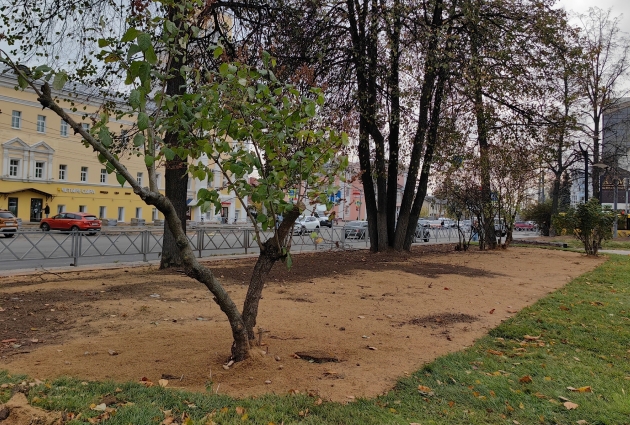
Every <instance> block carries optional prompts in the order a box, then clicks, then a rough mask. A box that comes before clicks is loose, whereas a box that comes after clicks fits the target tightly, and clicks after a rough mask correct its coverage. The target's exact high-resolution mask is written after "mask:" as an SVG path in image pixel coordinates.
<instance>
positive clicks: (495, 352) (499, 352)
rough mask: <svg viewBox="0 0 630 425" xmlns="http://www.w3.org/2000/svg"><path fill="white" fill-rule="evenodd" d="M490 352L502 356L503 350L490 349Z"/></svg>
mask: <svg viewBox="0 0 630 425" xmlns="http://www.w3.org/2000/svg"><path fill="white" fill-rule="evenodd" d="M488 353H490V354H494V355H495V356H502V355H503V351H497V350H488Z"/></svg>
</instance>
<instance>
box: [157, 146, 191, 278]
mask: <svg viewBox="0 0 630 425" xmlns="http://www.w3.org/2000/svg"><path fill="white" fill-rule="evenodd" d="M169 136H171V137H169ZM174 137H176V136H174ZM169 138H170V139H172V138H173V135H170V134H169V135H167V143H171V142H170V141H169ZM172 143H173V144H174V143H175V142H172ZM187 168H188V164H187V163H186V162H185V161H182V160H181V159H180V158H178V157H176V158H174V159H173V160H171V161H166V169H165V170H164V174H165V175H164V181H165V186H166V187H165V189H166V190H165V193H166V197H167V198H168V199H169V200H170V201H171V204H173V208H175V211H176V212H177V218H179V221H180V223H181V226H182V231H183V232H184V233H186V212H187V210H188V205H187V204H186V193H187V191H188V170H187ZM182 264H183V263H182V259H181V256H180V250H179V248H178V247H177V243H176V239H175V235H174V234H173V232H171V229H170V228H169V227H168V226H166V225H165V226H164V240H163V242H162V257H161V259H160V269H167V268H169V267H181V266H182Z"/></svg>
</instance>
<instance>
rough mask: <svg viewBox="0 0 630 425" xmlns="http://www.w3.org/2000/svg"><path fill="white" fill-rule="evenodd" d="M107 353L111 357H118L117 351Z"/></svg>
mask: <svg viewBox="0 0 630 425" xmlns="http://www.w3.org/2000/svg"><path fill="white" fill-rule="evenodd" d="M107 352H108V353H109V355H110V356H117V355H118V351H116V350H107Z"/></svg>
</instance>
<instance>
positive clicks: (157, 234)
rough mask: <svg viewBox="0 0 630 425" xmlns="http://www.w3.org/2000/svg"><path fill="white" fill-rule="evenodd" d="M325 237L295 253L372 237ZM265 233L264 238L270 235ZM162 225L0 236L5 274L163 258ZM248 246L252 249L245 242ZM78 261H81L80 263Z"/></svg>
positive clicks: (246, 240)
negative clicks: (99, 230)
mask: <svg viewBox="0 0 630 425" xmlns="http://www.w3.org/2000/svg"><path fill="white" fill-rule="evenodd" d="M319 234H320V236H321V237H322V239H323V241H320V243H317V244H316V243H315V241H314V240H313V239H312V238H311V237H310V235H308V234H307V235H301V236H300V235H295V236H293V241H292V248H291V249H292V252H302V251H315V250H317V249H320V250H321V249H330V248H331V247H333V246H337V244H338V245H339V247H342V246H346V247H347V248H355V249H356V248H367V247H368V246H369V241H365V240H352V239H346V240H345V241H344V240H343V232H342V227H341V226H339V227H334V228H333V229H328V228H322V229H321V230H320V233H319ZM253 235H254V233H253V231H252V230H251V229H247V228H236V227H235V228H220V229H219V228H215V229H213V228H207V229H199V230H197V231H190V232H188V238H189V240H190V242H191V245H192V247H193V250H194V251H195V253H196V254H197V256H198V257H201V258H204V257H210V256H217V255H235V254H245V253H248V254H256V253H258V247H257V244H256V241H255V240H254V236H253ZM268 235H269V234H267V236H265V235H263V236H262V237H263V238H265V237H268ZM536 235H537V234H536V233H535V232H515V234H514V237H515V239H518V238H526V237H532V236H536ZM162 237H163V236H162V232H161V230H160V229H154V228H147V229H146V231H145V232H142V231H138V230H137V229H120V228H119V229H115V230H110V229H107V230H105V231H104V232H103V233H100V234H97V235H94V236H89V235H86V234H82V235H78V234H75V235H73V234H71V233H61V232H41V231H36V230H27V231H21V232H19V233H18V234H16V235H15V237H14V238H0V273H1V271H3V270H4V271H8V270H11V271H15V270H18V269H27V270H33V269H39V268H42V267H44V268H54V267H67V266H72V265H82V266H83V265H92V264H112V263H127V262H141V261H144V260H146V261H152V260H158V259H159V254H160V252H161V246H162ZM455 241H457V232H456V231H455V229H450V231H449V229H440V230H438V231H436V230H434V229H432V230H431V239H430V241H429V242H418V243H421V244H424V243H429V244H435V243H449V242H455ZM245 245H247V247H248V248H247V250H246V249H245V248H244V246H245ZM76 252H80V256H78V257H77V256H75V253H76ZM75 262H76V264H75Z"/></svg>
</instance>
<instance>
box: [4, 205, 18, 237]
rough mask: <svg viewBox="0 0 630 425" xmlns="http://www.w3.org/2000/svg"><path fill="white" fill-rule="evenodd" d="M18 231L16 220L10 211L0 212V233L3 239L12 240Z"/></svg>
mask: <svg viewBox="0 0 630 425" xmlns="http://www.w3.org/2000/svg"><path fill="white" fill-rule="evenodd" d="M17 230H18V219H17V218H15V216H14V215H13V213H12V212H11V211H7V210H0V233H2V234H3V235H4V237H5V238H12V237H13V236H15V232H17Z"/></svg>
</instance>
